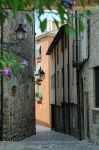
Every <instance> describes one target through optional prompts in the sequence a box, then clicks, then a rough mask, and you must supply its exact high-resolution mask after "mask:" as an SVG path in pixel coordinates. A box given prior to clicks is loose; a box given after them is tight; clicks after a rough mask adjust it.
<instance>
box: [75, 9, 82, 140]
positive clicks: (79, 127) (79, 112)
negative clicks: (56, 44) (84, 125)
mask: <svg viewBox="0 0 99 150" xmlns="http://www.w3.org/2000/svg"><path fill="white" fill-rule="evenodd" d="M75 29H76V60H77V61H78V20H77V11H75ZM76 77H77V79H76V80H77V114H78V117H77V118H78V120H77V121H78V129H79V139H80V140H82V134H81V109H80V106H81V104H80V81H79V78H80V74H79V67H77V68H76Z"/></svg>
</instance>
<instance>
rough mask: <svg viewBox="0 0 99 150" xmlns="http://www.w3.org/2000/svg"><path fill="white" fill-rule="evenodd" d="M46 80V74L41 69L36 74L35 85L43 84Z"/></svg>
mask: <svg viewBox="0 0 99 150" xmlns="http://www.w3.org/2000/svg"><path fill="white" fill-rule="evenodd" d="M44 79H45V72H44V71H43V70H42V69H41V67H40V69H39V70H38V73H36V74H35V84H38V83H40V82H42V81H43V80H44Z"/></svg>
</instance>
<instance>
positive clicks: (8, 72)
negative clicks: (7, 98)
mask: <svg viewBox="0 0 99 150" xmlns="http://www.w3.org/2000/svg"><path fill="white" fill-rule="evenodd" d="M2 75H3V76H4V77H9V78H10V79H13V73H12V70H11V69H10V68H9V67H6V68H4V69H3V71H2Z"/></svg>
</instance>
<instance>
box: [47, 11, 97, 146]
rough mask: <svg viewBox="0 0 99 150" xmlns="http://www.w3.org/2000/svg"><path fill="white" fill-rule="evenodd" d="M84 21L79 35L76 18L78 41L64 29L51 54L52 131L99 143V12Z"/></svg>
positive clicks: (57, 36) (51, 48) (50, 49)
mask: <svg viewBox="0 0 99 150" xmlns="http://www.w3.org/2000/svg"><path fill="white" fill-rule="evenodd" d="M77 13H79V12H75V14H76V15H77ZM83 21H84V23H85V30H84V32H83V33H80V34H79V26H78V20H77V17H75V18H74V20H73V27H74V28H75V31H76V37H75V38H74V39H71V38H70V37H69V36H68V37H67V38H66V37H65V36H64V35H65V31H64V27H61V28H60V30H59V31H58V33H57V35H56V36H55V38H54V40H53V41H52V43H51V46H50V47H49V49H48V52H47V54H48V55H50V73H51V74H50V83H51V86H50V88H51V111H52V114H53V115H51V117H52V128H54V129H55V130H56V131H61V132H65V133H69V134H71V135H74V136H76V137H78V138H79V139H87V140H90V141H92V142H95V143H99V91H98V90H99V54H98V53H99V50H98V49H99V31H98V28H99V12H98V11H92V16H91V19H84V20H83ZM62 36H63V37H62ZM65 44H66V45H67V46H66V47H67V48H65V47H64V45H65ZM62 50H63V52H62ZM57 60H58V61H57ZM63 60H64V61H63ZM63 68H64V69H63ZM62 82H63V84H62ZM62 103H63V105H62ZM62 106H63V107H62ZM59 107H60V108H59ZM64 116H65V117H64ZM74 131H75V132H74Z"/></svg>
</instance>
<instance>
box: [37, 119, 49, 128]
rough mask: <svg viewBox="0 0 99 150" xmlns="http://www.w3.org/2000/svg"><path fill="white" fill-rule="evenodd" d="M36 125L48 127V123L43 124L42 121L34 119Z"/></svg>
mask: <svg viewBox="0 0 99 150" xmlns="http://www.w3.org/2000/svg"><path fill="white" fill-rule="evenodd" d="M36 124H37V125H42V126H45V127H50V125H49V124H48V123H46V122H43V121H41V120H38V119H36Z"/></svg>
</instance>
